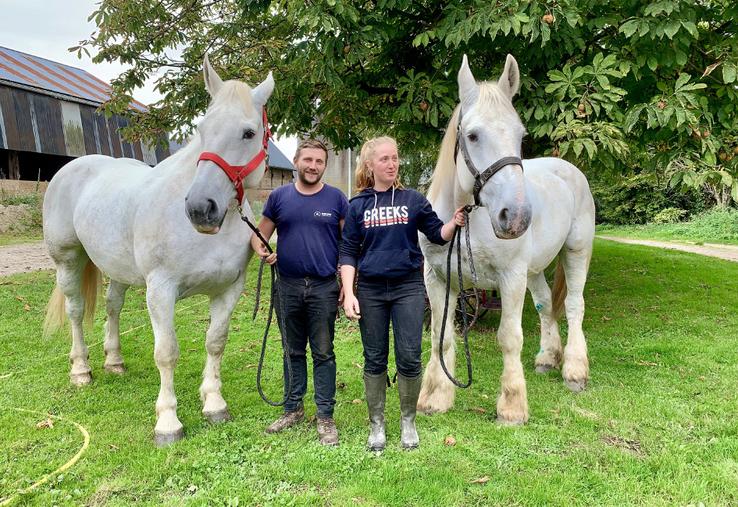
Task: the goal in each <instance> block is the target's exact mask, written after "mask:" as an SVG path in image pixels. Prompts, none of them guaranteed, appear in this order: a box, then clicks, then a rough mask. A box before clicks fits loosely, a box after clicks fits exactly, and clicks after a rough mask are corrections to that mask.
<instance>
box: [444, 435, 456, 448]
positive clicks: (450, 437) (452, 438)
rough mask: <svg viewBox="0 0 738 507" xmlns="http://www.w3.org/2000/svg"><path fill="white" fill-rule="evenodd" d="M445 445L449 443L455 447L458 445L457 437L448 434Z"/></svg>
mask: <svg viewBox="0 0 738 507" xmlns="http://www.w3.org/2000/svg"><path fill="white" fill-rule="evenodd" d="M443 444H444V445H447V446H449V447H453V446H454V445H456V439H455V438H454V437H452V436H451V435H449V436H447V437H446V439H445V440H444V441H443Z"/></svg>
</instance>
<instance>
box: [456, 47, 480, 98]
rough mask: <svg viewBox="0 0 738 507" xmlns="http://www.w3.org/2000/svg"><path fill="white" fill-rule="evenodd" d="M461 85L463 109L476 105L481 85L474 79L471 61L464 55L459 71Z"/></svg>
mask: <svg viewBox="0 0 738 507" xmlns="http://www.w3.org/2000/svg"><path fill="white" fill-rule="evenodd" d="M458 83H459V100H460V101H461V107H462V109H464V108H467V107H469V106H471V105H472V104H474V103H475V102H476V101H477V97H479V85H478V84H477V80H476V79H474V75H473V74H472V71H471V69H470V68H469V61H468V60H467V58H466V55H464V58H463V59H462V60H461V68H460V69H459V76H458Z"/></svg>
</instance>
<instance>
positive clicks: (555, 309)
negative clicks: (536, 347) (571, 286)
mask: <svg viewBox="0 0 738 507" xmlns="http://www.w3.org/2000/svg"><path fill="white" fill-rule="evenodd" d="M551 295H552V304H551V311H552V313H553V318H554V320H559V318H560V317H561V314H563V313H564V300H565V299H566V274H565V273H564V266H563V264H562V263H561V259H559V260H558V262H556V274H555V275H554V282H553V289H552V290H551Z"/></svg>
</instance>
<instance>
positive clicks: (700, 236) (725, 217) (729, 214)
mask: <svg viewBox="0 0 738 507" xmlns="http://www.w3.org/2000/svg"><path fill="white" fill-rule="evenodd" d="M597 233H598V234H604V235H610V236H624V237H629V238H639V239H666V240H681V241H691V242H697V243H724V244H732V245H738V210H737V209H735V208H713V209H711V210H709V211H706V212H705V213H702V214H700V215H696V216H695V217H693V218H692V219H691V220H690V221H688V222H677V223H673V224H645V225H607V224H603V225H599V226H597Z"/></svg>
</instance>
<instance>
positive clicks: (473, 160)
mask: <svg viewBox="0 0 738 507" xmlns="http://www.w3.org/2000/svg"><path fill="white" fill-rule="evenodd" d="M519 82H520V77H519V71H518V65H517V62H516V61H515V59H514V58H513V57H512V56H510V55H508V56H507V61H506V62H505V69H504V71H503V73H502V76H501V77H500V79H499V80H498V81H497V83H491V82H485V83H477V82H476V81H475V79H474V76H473V75H472V73H471V70H469V65H468V63H467V60H466V56H465V57H464V60H463V63H462V66H461V69H460V70H459V75H458V83H459V96H460V102H461V104H460V106H459V107H457V109H456V111H455V112H454V115H453V117H452V118H451V121H450V123H449V125H448V128H447V130H446V134H445V137H444V139H443V144H442V146H441V150H440V153H439V158H438V162H437V164H436V168H435V172H434V174H433V180H432V183H431V186H430V189H429V192H428V200H429V201H430V202H431V204H432V205H433V209H434V210H436V212H437V213H438V215H439V216H440V217H441V219H442V220H444V221H446V220H449V219H450V218H451V216H452V214H453V211H454V210H455V209H456V208H457V207H459V206H461V205H464V204H474V201H475V198H476V200H478V204H480V205H481V206H482V208H481V209H479V210H476V211H474V212H472V213H471V214H470V216H469V218H470V220H469V223H468V227H470V228H471V229H470V235H471V249H472V253H473V262H474V265H475V268H476V271H477V274H478V277H479V281H478V283H477V286H478V287H480V288H484V289H490V288H498V289H499V292H500V295H501V298H502V316H501V320H500V326H499V330H498V332H497V339H498V342H499V344H500V348H501V349H502V362H503V371H502V379H501V382H502V389H501V392H500V395H499V398H498V400H497V416H498V420H499V421H500V422H503V423H509V424H522V423H524V422H526V421H527V420H528V399H527V393H526V386H525V378H524V376H523V365H522V363H521V361H520V353H521V349H522V346H523V331H522V326H521V318H522V312H523V302H524V300H525V289H526V281H527V287H528V289H529V290H530V293H531V295H532V297H533V302H534V304H535V306H536V309H537V310H538V313H539V316H540V320H541V349H540V352H539V353H538V355H537V356H536V359H535V366H536V371H538V372H546V371H549V370H551V369H554V368H559V366H560V365H561V362H562V359H563V370H562V376H563V378H564V382H565V383H566V385H567V386H568V387H569V389H571V390H572V391H575V392H578V391H581V390H582V389H584V388H585V386H586V383H587V380H588V377H589V362H588V359H587V345H586V342H585V339H584V334H583V332H582V319H583V317H584V298H583V296H582V292H583V289H584V283H585V280H586V278H587V270H588V267H589V261H590V258H591V255H592V241H593V238H594V217H595V208H594V202H593V200H592V194H591V193H590V190H589V185H588V183H587V179H586V178H585V176H584V175H583V174H582V173H581V172H580V171H579V170H578V169H577V168H576V167H574V166H573V165H572V164H570V163H568V162H566V161H564V160H561V159H557V158H537V159H532V160H525V161H520V159H519V158H517V157H520V151H521V142H522V137H523V134H524V132H525V129H524V127H523V125H522V123H521V121H520V118H519V117H518V115H517V113H516V112H515V109H514V108H513V106H512V102H511V99H512V97H513V96H514V95H515V94H516V92H517V91H518V87H519ZM457 141H458V144H457ZM476 168H488V170H487V171H481V170H477V169H476ZM472 170H473V171H474V172H476V173H477V174H480V173H482V174H481V175H480V177H478V178H475V176H474V175H473V173H472ZM462 245H463V243H462ZM421 247H422V249H423V253H424V255H425V260H426V263H425V266H426V269H425V281H426V286H427V291H428V297H429V299H430V303H431V309H432V321H433V322H432V343H433V350H432V352H431V357H430V360H429V362H428V366H427V368H426V370H425V374H424V377H423V387H422V390H421V393H420V399H419V401H418V408H419V409H420V410H422V411H424V412H426V413H432V412H445V411H446V410H448V409H449V408H450V407H451V406H452V405H453V402H454V394H455V391H454V385H453V384H452V383H451V382H450V381H449V380H448V378H447V377H446V375H445V374H444V372H443V371H442V368H441V365H440V356H439V351H438V344H439V335H440V332H441V326H442V325H444V324H443V323H442V322H441V320H442V315H443V308H444V302H445V280H446V273H445V270H446V254H447V248H446V247H440V246H437V245H433V244H431V243H429V242H428V241H427V240H425V239H424V238H422V237H421ZM465 249H466V248H465V246H464V247H463V248H462V259H463V264H462V266H463V267H462V273H463V276H464V279H465V281H466V282H467V283H470V280H471V273H470V269H469V262H468V259H467V256H466V253H465ZM557 256H558V257H559V262H558V265H557V270H556V276H555V281H554V297H553V298H552V296H551V290H550V289H549V287H548V284H547V283H546V278H545V276H544V272H543V270H544V269H545V268H546V267H547V266H548V265H549V264H550V263H551V262H552V261H553V260H554V259H556V257H557ZM456 262H457V261H456V256H455V255H454V258H453V259H452V262H451V265H452V270H453V271H452V274H451V280H452V281H454V282H455V283H454V282H452V283H453V285H452V288H451V294H450V301H451V303H450V311H449V313H448V318H447V320H446V323H445V326H446V331H445V338H444V351H443V354H444V360H445V364H446V365H447V366H448V369H449V371H450V372H452V373H453V371H454V357H455V345H454V338H453V330H454V326H453V316H454V305H455V304H456V296H457V294H458V291H459V287H458V281H457V280H458V275H457V273H456V268H455V267H456ZM567 288H568V291H567ZM564 297H565V305H566V318H567V321H568V324H569V335H568V339H567V343H566V348H565V349H564V350H563V353H562V347H561V338H560V337H559V329H558V324H557V319H558V313H559V312H560V310H561V303H562V302H563V299H564Z"/></svg>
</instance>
